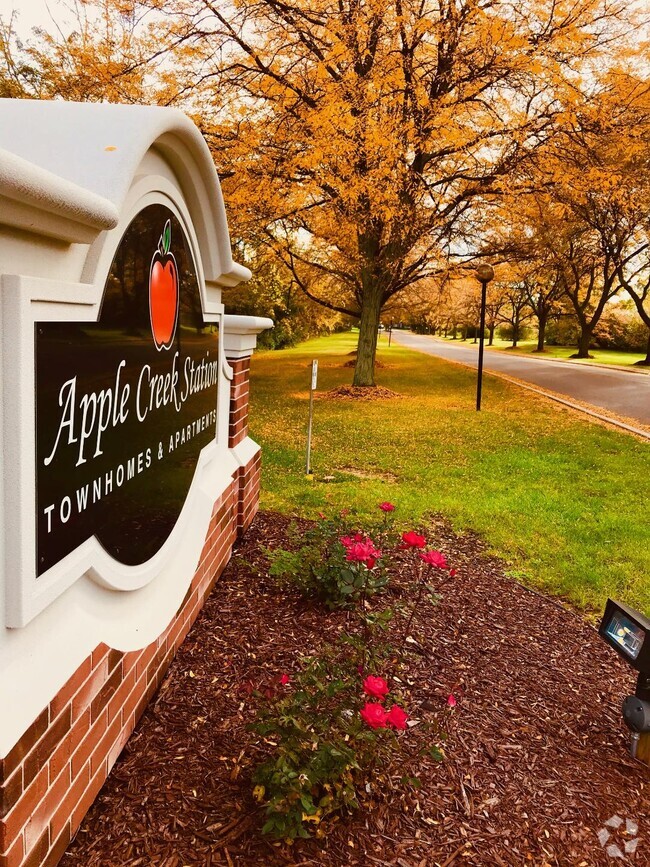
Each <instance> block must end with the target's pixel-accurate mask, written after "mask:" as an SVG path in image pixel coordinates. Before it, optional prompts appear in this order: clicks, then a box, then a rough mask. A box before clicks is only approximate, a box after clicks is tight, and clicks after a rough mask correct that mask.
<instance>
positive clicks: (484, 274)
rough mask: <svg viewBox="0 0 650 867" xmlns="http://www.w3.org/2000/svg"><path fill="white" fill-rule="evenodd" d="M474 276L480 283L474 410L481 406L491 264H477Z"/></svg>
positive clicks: (491, 276)
mask: <svg viewBox="0 0 650 867" xmlns="http://www.w3.org/2000/svg"><path fill="white" fill-rule="evenodd" d="M474 276H475V277H476V279H477V280H478V281H479V282H480V284H481V326H480V333H479V337H478V381H477V383H476V411H477V412H478V411H479V410H480V408H481V392H482V390H483V341H484V338H485V305H486V302H487V284H488V283H489V282H490V280H492V278H493V277H494V268H493V267H492V266H491V265H479V266H478V268H477V269H476V271H475V272H474Z"/></svg>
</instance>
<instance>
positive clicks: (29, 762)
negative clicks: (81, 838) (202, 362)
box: [0, 359, 260, 867]
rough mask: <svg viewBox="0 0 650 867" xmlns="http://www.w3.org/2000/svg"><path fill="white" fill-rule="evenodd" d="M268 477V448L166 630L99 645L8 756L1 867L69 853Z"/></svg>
mask: <svg viewBox="0 0 650 867" xmlns="http://www.w3.org/2000/svg"><path fill="white" fill-rule="evenodd" d="M232 365H233V367H234V368H235V379H234V380H233V382H232V388H231V413H234V416H233V415H232V414H231V420H230V421H231V424H230V436H231V439H232V440H233V442H232V444H236V443H237V442H241V440H242V439H244V438H245V437H246V434H247V430H248V372H249V366H250V359H237V360H236V361H234V362H232ZM259 478H260V455H259V452H258V453H257V454H256V455H255V457H254V458H253V459H252V460H251V461H250V462H249V464H248V465H247V466H245V467H242V468H241V469H240V470H239V471H238V472H237V474H236V475H235V477H234V478H233V481H232V483H231V485H230V486H229V487H228V489H227V490H226V491H225V492H224V493H223V494H222V496H221V497H220V498H219V499H218V500H217V502H216V503H215V505H214V509H213V513H212V518H211V520H210V526H209V529H208V533H207V537H206V541H205V545H204V547H203V551H202V553H201V557H200V559H199V564H198V567H197V570H196V573H195V575H194V578H193V580H192V584H191V586H190V587H189V589H188V591H187V594H186V596H185V599H184V600H183V602H182V604H181V605H180V607H179V609H178V611H177V613H176V615H175V616H174V618H173V619H172V621H171V623H170V624H169V626H168V627H167V629H166V630H165V632H164V633H163V634H162V635H161V636H160V637H159V638H158V639H157V640H156V641H154V642H152V643H151V644H149V645H148V646H147V647H145V648H143V649H142V650H138V651H133V652H131V653H122V652H121V651H118V650H112V649H110V648H109V647H107V646H106V645H105V644H101V645H100V646H99V647H97V648H96V649H95V650H94V651H93V652H92V654H91V655H90V656H88V657H87V658H86V659H84V661H83V662H82V663H81V665H80V666H79V667H78V669H77V670H76V671H75V673H74V674H73V675H72V677H70V678H69V679H68V681H67V682H66V683H65V685H64V686H63V687H62V688H61V689H60V690H59V692H58V693H57V695H56V696H54V698H53V699H52V700H51V702H50V703H49V705H48V707H46V708H45V709H44V710H43V712H42V713H41V714H40V715H39V716H38V718H37V719H36V720H34V722H33V723H32V725H31V726H30V727H29V728H28V729H27V731H26V732H25V733H24V734H23V736H22V737H21V738H20V740H19V741H18V743H17V744H16V745H15V746H14V747H13V749H11V750H10V751H9V753H8V754H7V755H6V756H5V757H4V758H2V759H0V867H39V865H47V867H53V865H55V864H56V863H57V862H58V861H59V859H60V858H61V856H62V855H63V853H64V851H65V849H66V847H67V845H68V843H69V842H70V840H71V839H72V837H73V836H74V834H75V833H76V831H77V828H78V827H79V824H80V822H81V820H82V818H83V817H84V815H85V813H86V811H87V810H88V808H89V807H90V805H91V804H92V802H93V800H94V799H95V797H96V796H97V793H98V792H99V790H100V788H101V787H102V785H103V783H104V781H105V780H106V777H107V776H108V774H109V772H110V770H111V768H112V766H113V764H114V763H115V760H116V759H117V757H118V756H119V754H120V752H121V751H122V749H123V747H124V745H125V744H126V741H127V739H128V737H129V735H130V734H131V733H132V731H133V729H134V728H135V725H136V723H137V721H138V719H139V718H140V715H141V714H142V712H143V711H144V709H145V707H146V706H147V704H148V702H149V701H150V699H151V697H152V696H153V694H154V693H155V691H156V690H157V688H158V686H159V685H160V682H161V680H162V678H163V675H164V673H165V671H166V669H167V667H168V665H169V663H170V661H171V659H172V658H173V656H174V654H175V652H176V650H177V648H178V647H179V645H180V644H181V642H182V641H183V639H184V638H185V636H186V635H187V633H188V631H189V629H190V627H191V626H192V623H193V622H194V620H195V619H196V617H197V615H198V613H199V612H200V610H201V608H202V607H203V603H204V600H205V597H206V596H207V594H208V593H209V592H210V590H211V589H212V586H213V584H214V582H215V581H216V579H217V578H218V576H219V575H220V574H221V572H222V571H223V569H224V567H225V565H226V563H227V562H228V560H229V558H230V554H231V550H232V546H233V543H234V541H235V539H236V537H237V534H238V533H240V532H241V531H242V530H243V529H245V528H246V527H248V525H249V524H250V522H251V521H252V520H253V517H254V516H255V512H256V511H257V506H258V499H259Z"/></svg>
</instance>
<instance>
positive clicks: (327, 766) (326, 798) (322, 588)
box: [253, 502, 455, 841]
mask: <svg viewBox="0 0 650 867" xmlns="http://www.w3.org/2000/svg"><path fill="white" fill-rule="evenodd" d="M378 509H379V512H380V513H381V520H380V521H378V522H377V523H376V524H375V525H374V526H372V527H370V526H369V527H365V528H360V527H359V526H355V524H354V520H353V516H351V513H350V511H349V510H347V509H344V510H342V511H341V512H339V513H338V514H337V515H335V516H334V517H332V518H329V519H328V518H327V517H325V516H324V515H322V514H321V515H319V520H318V521H317V522H316V523H315V524H314V526H313V527H311V528H310V529H309V530H308V531H307V532H306V533H303V534H302V535H301V536H300V538H297V539H296V546H295V548H294V550H291V551H287V550H276V551H268V552H267V553H268V555H269V557H270V559H271V567H270V570H269V571H270V573H271V574H272V575H276V576H281V577H283V578H285V579H288V580H290V581H292V582H295V584H297V585H298V587H299V588H300V589H301V590H302V591H303V593H305V594H307V595H310V596H315V597H317V598H319V599H320V600H322V601H323V602H324V603H325V605H326V606H327V607H328V608H330V609H334V608H344V609H348V612H347V613H346V615H345V617H346V622H347V624H348V629H350V627H352V631H350V632H347V633H344V634H343V635H341V636H340V637H339V639H338V643H337V645H336V646H335V647H332V646H328V647H325V648H324V649H323V651H322V653H321V654H320V655H316V656H312V657H310V658H307V659H305V660H303V664H302V666H301V667H300V670H299V671H297V672H293V673H292V675H289V674H287V673H283V674H281V675H279V677H277V678H276V681H275V683H276V684H279V685H280V688H279V689H277V688H273V689H268V688H267V689H266V690H264V689H262V690H258V692H257V695H258V697H259V698H261V699H266V701H265V703H264V704H263V707H262V710H261V711H260V713H259V716H258V720H257V722H256V724H255V726H254V728H255V730H256V731H257V732H258V733H259V734H260V735H261V736H262V737H263V739H264V741H265V743H267V744H269V745H272V746H273V747H274V749H273V753H272V754H271V755H270V757H269V758H268V759H267V761H265V762H264V763H263V764H262V765H260V766H259V767H258V768H257V769H256V771H255V772H254V774H253V783H254V790H253V791H254V794H255V797H256V798H257V799H258V800H259V801H260V802H261V803H263V804H264V806H265V809H266V822H265V824H264V827H263V832H264V833H266V834H269V835H270V836H272V837H273V838H275V839H283V840H289V841H290V840H293V839H295V838H296V837H308V836H310V835H311V833H315V834H316V835H317V836H323V835H324V833H325V829H326V827H327V823H326V822H325V820H326V819H327V818H328V817H330V816H331V815H332V814H335V813H336V814H340V813H342V812H345V811H346V810H351V809H354V808H356V807H358V806H359V804H360V800H363V798H364V793H365V792H367V791H369V789H368V788H367V787H368V785H369V783H370V782H371V781H377V779H381V775H382V774H386V775H389V774H390V773H391V771H393V772H394V770H395V767H396V766H399V767H402V765H403V760H404V754H402V755H400V753H399V748H400V745H402V744H404V745H407V744H408V742H409V737H408V734H407V732H408V728H409V714H408V709H407V708H405V707H403V705H404V704H406V702H405V701H404V699H403V696H401V695H400V694H399V693H397V692H394V687H393V684H395V683H397V684H399V683H400V682H402V683H403V682H405V679H406V681H408V675H406V678H405V674H404V673H405V672H406V671H407V670H408V648H409V646H412V645H415V644H417V642H415V641H413V640H411V645H409V644H408V641H407V639H409V637H410V630H411V627H412V625H413V622H414V617H415V614H416V612H417V611H418V610H420V606H421V601H422V596H423V594H424V592H425V591H428V593H429V598H430V599H431V600H432V601H435V599H436V598H437V596H436V586H435V584H434V583H431V582H432V581H435V579H436V577H439V576H440V573H441V572H442V571H446V572H448V573H449V575H450V576H453V575H454V574H455V572H454V570H453V569H450V566H449V563H448V562H447V558H446V556H445V554H444V553H443V552H441V551H439V550H437V549H434V548H429V549H427V540H426V537H425V536H424V535H422V534H420V533H418V532H417V531H416V530H408V531H406V532H402V533H401V534H400V533H395V531H394V529H393V523H392V522H393V512H394V511H395V506H394V505H393V504H392V503H389V502H382V503H379V506H378ZM391 556H394V557H395V560H396V562H397V563H398V565H399V575H400V578H402V576H403V575H404V574H406V575H408V574H409V573H410V574H411V575H412V576H413V580H412V581H409V582H408V583H407V584H405V585H404V584H402V585H401V586H400V587H399V588H398V589H397V592H396V594H395V595H397V596H398V597H399V596H400V594H401V595H402V597H403V599H401V600H399V601H397V602H396V603H395V604H394V606H393V607H392V608H388V609H385V610H381V609H378V608H376V607H373V606H374V605H375V603H374V602H371V601H370V600H371V599H372V597H374V596H375V595H376V594H378V593H379V592H380V591H381V590H383V589H384V588H386V586H387V585H388V580H389V572H388V566H389V565H390V564H391V560H390V557H391ZM414 591H415V592H414ZM396 615H398V620H399V621H401V622H403V623H405V626H404V627H403V628H402V629H401V630H400V631H401V641H400V643H399V645H398V646H397V647H391V646H390V645H389V644H388V639H387V632H388V630H389V628H390V625H391V622H392V621H393V620H394V619H395V616H396ZM355 625H356V631H355ZM389 660H390V662H389ZM375 672H384V673H387V672H390V679H388V678H387V677H385V676H384V675H383V674H380V673H375ZM398 672H400V673H401V677H398ZM452 699H453V702H454V703H455V699H454V698H453V695H452V696H450V700H449V702H448V704H449V707H452V706H453V705H452V701H451V700H452ZM420 722H422V721H420ZM425 728H426V724H422V725H421V727H420V729H419V731H422V730H423V729H425ZM400 739H402V740H400ZM427 752H428V753H429V754H430V755H432V756H434V757H435V758H440V757H441V753H440V750H439V749H438V747H437V746H436V745H434V746H431V745H430V744H429V745H428V747H427ZM393 776H394V774H393ZM387 779H388V776H387ZM403 779H406V780H408V779H410V778H403ZM323 823H325V824H323Z"/></svg>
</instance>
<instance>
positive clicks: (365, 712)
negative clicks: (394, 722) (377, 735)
mask: <svg viewBox="0 0 650 867" xmlns="http://www.w3.org/2000/svg"><path fill="white" fill-rule="evenodd" d="M360 714H361V719H362V720H363V721H364V722H365V723H366V725H369V726H370V728H371V729H385V728H386V711H385V710H384V709H383V707H382V706H381V705H380V704H373V703H372V702H366V703H365V704H364V706H363V707H362V708H361V711H360Z"/></svg>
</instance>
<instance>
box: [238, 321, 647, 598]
mask: <svg viewBox="0 0 650 867" xmlns="http://www.w3.org/2000/svg"><path fill="white" fill-rule="evenodd" d="M355 337H356V336H355V335H354V334H340V335H334V336H331V337H327V338H319V339H316V340H311V341H307V342H305V343H302V344H301V345H299V346H298V347H297V348H294V349H289V350H282V351H276V352H263V353H259V354H256V355H255V356H254V359H253V366H252V387H251V394H252V404H251V417H250V429H251V435H252V436H253V438H254V439H256V440H257V442H259V443H260V445H261V446H262V447H263V450H264V454H263V479H262V486H263V492H262V507H263V508H266V509H277V510H279V511H282V512H285V513H289V514H291V513H296V514H300V515H302V516H306V517H315V516H316V514H317V512H318V511H322V512H325V513H328V512H329V513H331V512H332V510H335V509H340V508H343V507H350V508H353V509H354V510H356V511H357V512H358V513H359V515H360V516H364V515H376V514H377V504H378V503H379V502H380V501H382V500H391V501H393V502H394V503H396V504H397V506H398V511H397V513H396V515H397V517H398V519H399V520H400V521H402V522H404V523H405V524H406V525H409V526H410V525H425V524H426V521H427V515H431V514H433V513H442V514H444V515H445V516H447V517H448V518H449V519H451V521H452V523H453V525H454V528H455V529H456V530H474V531H476V532H477V533H479V534H480V535H481V536H482V537H483V538H484V539H485V540H486V542H487V543H488V545H489V546H490V548H491V551H492V552H493V553H495V554H497V555H498V556H500V557H502V558H504V559H505V560H506V561H507V563H508V565H509V567H510V574H512V575H513V576H515V577H517V578H518V579H520V580H522V581H524V582H525V583H527V584H529V585H531V586H535V587H537V588H540V589H543V590H545V591H548V592H551V593H553V594H556V595H558V596H562V597H564V598H566V599H567V600H569V601H571V602H572V603H573V604H574V605H577V606H579V607H581V608H583V609H585V610H586V611H590V612H597V611H600V610H601V609H602V607H603V605H604V603H605V600H606V598H607V596H608V595H610V596H614V597H617V598H620V599H623V600H625V601H627V602H628V603H630V604H631V605H634V606H636V607H638V608H640V609H641V610H643V611H646V612H648V611H650V522H649V521H648V506H649V504H650V448H649V447H648V444H647V443H644V442H641V441H639V440H637V439H635V438H634V437H632V436H630V435H628V434H624V433H620V432H618V431H615V430H609V429H607V428H605V427H603V426H600V425H598V424H593V423H591V422H588V421H586V420H585V419H584V417H582V416H580V415H577V414H575V413H574V412H573V411H571V410H568V409H565V408H563V407H560V406H558V405H557V404H554V403H551V402H550V401H548V400H545V399H544V398H541V397H537V396H535V395H532V394H531V393H530V392H527V391H524V390H523V389H519V388H517V387H516V386H515V385H512V384H510V383H507V382H505V381H503V380H501V379H498V378H494V377H491V376H489V375H487V376H486V378H485V383H484V393H483V409H482V411H481V412H480V413H477V412H476V411H475V389H476V374H475V373H473V372H471V371H469V370H466V369H465V368H463V367H461V366H459V365H455V364H450V363H448V362H445V361H443V360H441V359H436V358H433V357H431V356H425V355H423V354H419V353H415V352H411V351H409V350H407V349H404V348H402V347H400V346H396V345H395V344H393V345H392V346H391V347H390V348H389V347H388V346H387V340H386V337H385V336H382V338H381V341H380V350H379V354H378V358H379V360H380V362H381V363H383V364H384V365H386V366H385V367H383V368H380V369H378V371H377V382H378V384H380V385H382V386H385V387H387V388H389V389H392V390H393V391H396V392H399V393H400V395H401V397H400V398H398V399H393V400H378V401H346V400H328V399H323V397H322V394H323V392H326V391H328V390H329V389H331V388H334V387H335V386H339V385H348V384H350V383H351V381H352V369H351V368H350V367H346V366H345V363H346V362H347V361H349V360H350V358H351V356H350V353H351V352H352V351H353V350H354V348H355V345H356V339H355ZM313 358H317V359H318V361H319V377H318V393H319V395H321V397H319V399H317V400H316V402H315V417H314V431H313V439H312V468H313V470H314V474H315V479H314V481H309V480H308V479H306V478H305V442H306V428H307V413H308V405H309V381H310V366H311V360H312V359H313ZM325 476H333V479H331V480H330V481H324V480H323V479H324V477H325Z"/></svg>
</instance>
